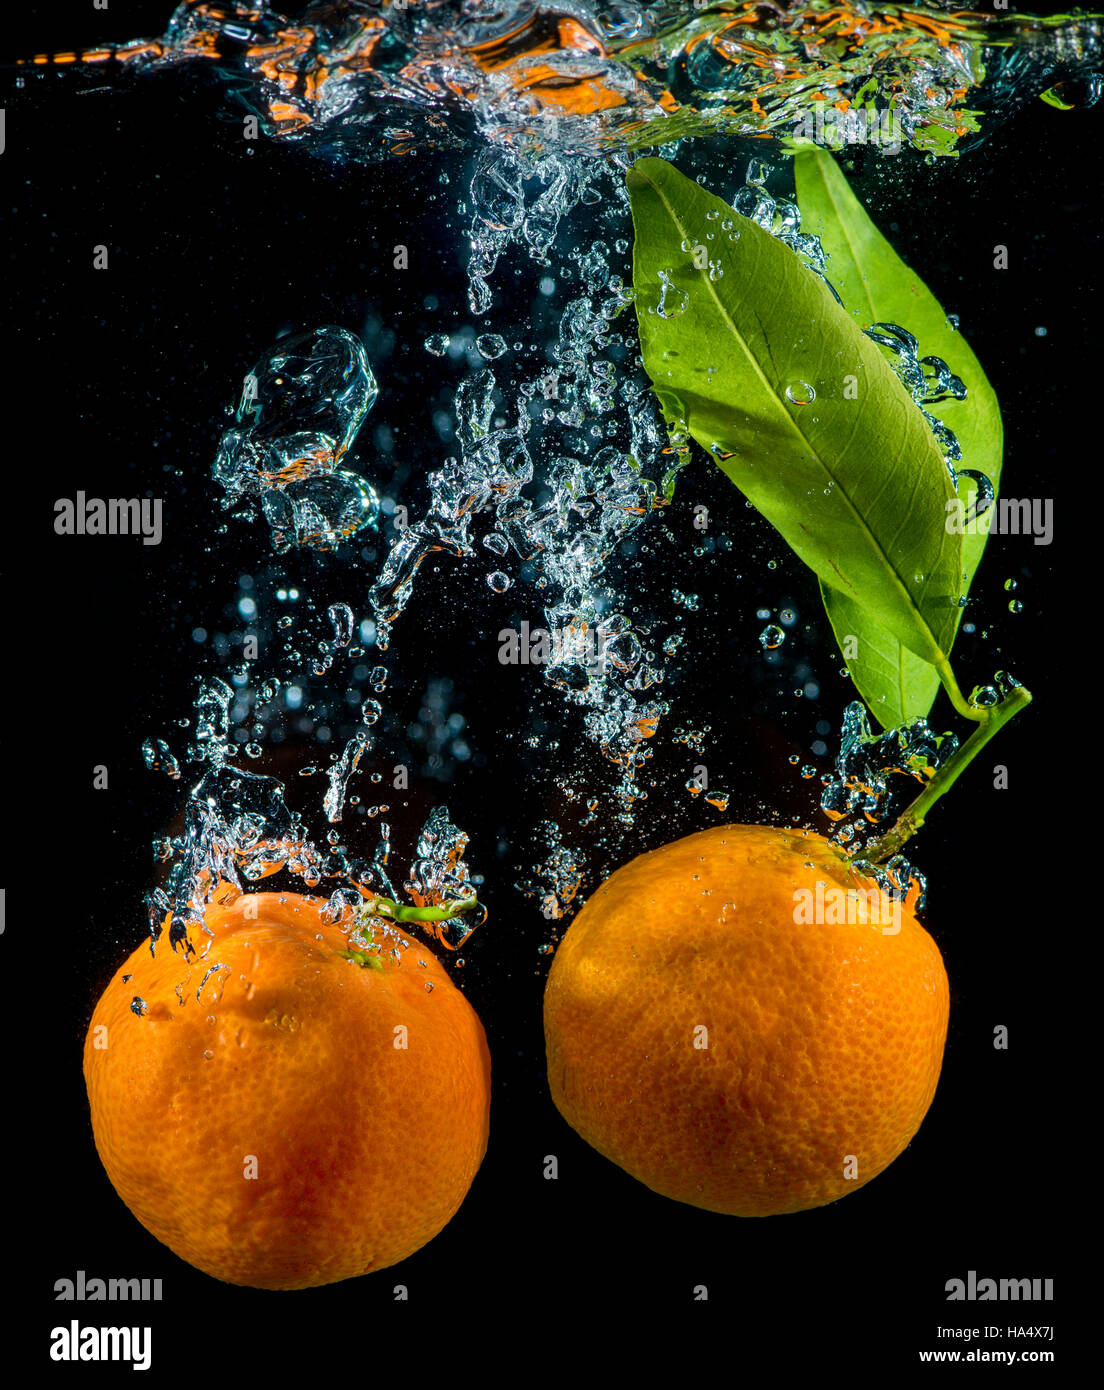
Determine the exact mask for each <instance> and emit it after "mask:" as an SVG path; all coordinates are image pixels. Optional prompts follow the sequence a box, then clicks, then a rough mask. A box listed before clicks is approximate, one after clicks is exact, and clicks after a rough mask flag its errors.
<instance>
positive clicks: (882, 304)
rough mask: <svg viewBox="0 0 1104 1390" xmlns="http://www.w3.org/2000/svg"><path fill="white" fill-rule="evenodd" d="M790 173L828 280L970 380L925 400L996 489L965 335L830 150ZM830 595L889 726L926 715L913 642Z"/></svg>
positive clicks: (979, 376)
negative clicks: (907, 646) (962, 395)
mask: <svg viewBox="0 0 1104 1390" xmlns="http://www.w3.org/2000/svg"><path fill="white" fill-rule="evenodd" d="M794 176H795V179H796V182H797V201H798V206H799V207H800V209H801V228H802V231H806V232H812V233H813V234H814V235H815V236H818V237H819V238H820V243H821V245H822V246H823V248H824V250H825V251H826V252H827V253H828V268H827V274H828V279H829V280H830V281H831V282H832V284H833V285H834V286H835V289H836V291H837V293H838V294H839V296H840V298H841V299H842V300H843V302H844V304H845V306H846V307H847V310H848V311H849V313H850V314H851V316H852V317H853V318H855V319H856V320H857V322H858V323H859V325H860V327H864V328H865V327H869V325H870V324H872V323H897V324H900V325H901V327H902V328H907V329H908V331H909V332H910V333H911V334H912V335H913V336H914V337H915V338H916V339H917V340H918V341H919V343H920V351H921V353H922V354H923V355H924V356H925V357H928V356H936V357H942V358H943V360H944V361H945V362H946V363H947V365H948V366H949V367H950V369H951V371H953V372H954V373H955V375H956V376H959V377H961V378H962V380H963V381H964V382H965V384H966V388H967V396H966V399H965V400H963V401H956V400H953V399H948V400H946V401H942V402H939V403H937V404H935V405H931V406H929V407H928V409H929V410H930V411H931V413H932V414H933V415H935V416H937V417H938V418H939V419H940V420H942V421H943V423H944V424H945V425H947V427H948V428H949V429H952V430H953V431H954V433H955V435H956V436H957V438H958V442H959V444H960V445H961V447H962V459H961V461H960V463H959V465H958V467H959V468H963V469H972V470H975V471H977V472H980V473H984V474H985V475H986V476H987V477H988V478H989V480H990V482H991V483H992V485H993V493H994V495H995V494H996V493H997V491H998V490H999V487H1000V471H1001V457H1002V452H1003V431H1002V426H1001V416H1000V406H999V405H998V403H997V397H996V393H995V392H994V390H993V388H992V386H990V384H989V382H988V381H987V380H986V378H985V373H984V372H983V371H982V369H981V364H980V363H979V362H978V360H977V358H976V357H975V356H974V354H973V352H972V351H971V349H970V345H969V343H968V342H967V341H966V340H965V338H963V336H962V334H961V333H959V332H957V331H956V330H955V329H953V328H952V327H951V325H950V324H949V323H948V321H947V315H946V313H945V311H944V310H943V309H942V308H941V306H940V304H939V302H938V300H937V299H936V298H935V296H934V295H933V294H932V292H931V290H929V289H928V288H927V286H926V285H925V284H924V283H923V281H922V280H921V279H920V277H919V276H918V275H917V274H916V273H915V272H914V271H912V270H910V269H909V267H908V266H907V265H906V264H905V263H904V261H902V260H901V258H900V256H898V255H897V253H896V251H894V249H893V247H892V246H890V244H889V242H888V241H886V239H885V237H883V236H882V234H881V232H879V231H878V229H877V227H876V226H875V225H874V223H873V222H872V221H871V220H870V218H869V216H868V215H867V213H866V210H865V209H864V208H863V206H862V204H861V203H860V202H859V200H858V199H857V198H856V197H855V195H854V193H852V191H851V189H850V187H849V185H848V183H847V180H846V178H845V177H844V175H843V173H842V172H841V170H840V168H839V166H838V165H837V164H836V162H835V160H834V159H833V158H832V156H831V155H830V154H827V153H826V152H825V151H823V150H818V149H815V148H809V147H807V148H805V149H802V150H801V151H800V152H799V153H798V154H797V155H796V156H795V158H794ZM974 487H975V484H974V482H973V481H972V480H970V479H962V480H961V483H960V487H959V496H960V497H961V498H962V500H963V501H964V502H966V501H968V500H969V494H970V493H971V492H972V490H973V489H974ZM987 539H988V532H987V531H986V530H984V529H982V528H980V527H979V528H977V533H976V534H970V533H969V532H968V533H967V534H966V535H964V536H963V537H962V570H963V573H962V584H961V589H960V592H961V593H962V594H963V595H966V594H968V592H969V589H970V585H971V583H972V582H973V578H974V574H975V572H976V570H977V567H978V564H979V563H980V561H981V555H982V551H983V550H984V548H985V542H986V540H987ZM824 604H825V607H826V608H827V610H828V618H829V621H830V622H831V624H832V628H833V630H834V631H835V633H836V635H837V637H840V636H841V634H849V635H853V636H856V637H857V638H858V655H855V656H850V657H846V660H847V667H848V670H849V671H850V672H851V677H852V679H853V680H854V682H855V685H856V686H857V687H858V690H859V693H860V694H861V695H862V696H863V698H864V699H865V700H866V702H867V704H868V705H870V707H871V709H872V711H873V713H874V714H875V716H876V717H877V718H878V719H879V720H880V721H881V722H882V724H883V725H884V726H885V727H886V728H891V727H893V726H894V725H896V724H899V723H902V722H903V721H904V720H906V719H912V718H915V717H916V716H917V715H926V714H927V713H928V711H929V710H930V709H931V705H932V701H933V700H934V699H935V696H936V692H937V690H938V679H937V677H936V676H935V675H934V674H933V673H932V672H931V671H928V670H925V669H924V667H922V666H919V665H918V664H917V663H916V662H915V661H913V660H912V658H911V654H910V653H909V652H908V651H900V650H894V646H895V643H894V639H893V637H892V636H891V634H889V633H882V634H878V633H877V632H876V631H873V630H871V629H870V626H869V624H867V625H865V626H864V625H863V624H862V623H861V621H860V619H859V617H858V615H856V613H855V611H854V608H853V605H851V604H848V603H847V601H846V599H845V598H841V597H840V596H839V595H838V594H837V593H835V592H834V591H828V592H825V594H824ZM960 617H961V610H960V611H959V613H957V614H956V615H955V618H956V623H955V629H956V631H957V622H958V619H959V618H960ZM860 627H862V630H861V631H860ZM841 647H842V642H841ZM845 656H846V653H845Z"/></svg>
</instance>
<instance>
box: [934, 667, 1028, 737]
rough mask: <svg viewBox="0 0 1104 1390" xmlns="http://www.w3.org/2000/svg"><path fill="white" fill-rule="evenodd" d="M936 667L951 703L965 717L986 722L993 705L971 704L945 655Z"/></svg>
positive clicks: (978, 721) (977, 721)
mask: <svg viewBox="0 0 1104 1390" xmlns="http://www.w3.org/2000/svg"><path fill="white" fill-rule="evenodd" d="M935 669H936V671H937V672H938V675H939V679H940V681H942V683H943V689H944V690H945V691H946V692H947V695H948V697H949V698H950V701H951V704H952V705H954V707H955V709H956V710H958V712H959V714H961V715H962V717H963V719H972V720H974V721H975V723H979V724H984V723H985V722H986V720H987V719H988V718H989V715H990V713H991V712H992V706H989V707H985V706H983V705H972V704H970V702H969V700H967V699H966V697H965V696H964V695H963V693H962V691H961V690H959V688H958V681H956V680H955V675H954V672H953V671H952V670H951V664H950V662H949V661H948V660H947V658H946V657H945V656H944V657H941V658H940V659H939V660H938V661H937V662H936V663H935ZM1021 688H1022V687H1021ZM1027 698H1028V700H1029V701H1030V699H1031V696H1030V695H1029V696H1028V697H1027Z"/></svg>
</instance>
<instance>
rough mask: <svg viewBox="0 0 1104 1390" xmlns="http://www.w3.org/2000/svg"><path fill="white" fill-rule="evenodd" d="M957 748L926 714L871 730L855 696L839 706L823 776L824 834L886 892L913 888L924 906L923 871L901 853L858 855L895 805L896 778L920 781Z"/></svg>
mask: <svg viewBox="0 0 1104 1390" xmlns="http://www.w3.org/2000/svg"><path fill="white" fill-rule="evenodd" d="M957 750H958V738H957V736H956V735H955V734H951V733H946V734H936V733H935V732H934V731H933V730H932V729H931V727H930V725H929V724H928V721H927V719H925V718H919V719H912V720H909V721H908V722H907V723H905V724H902V725H901V726H900V727H899V728H896V729H890V730H888V731H887V732H885V733H883V734H877V735H876V734H873V733H872V732H871V729H870V722H869V720H868V718H867V713H866V709H865V708H864V706H863V705H862V704H861V703H860V702H859V701H857V700H856V701H853V702H852V703H851V704H849V705H848V706H847V708H846V709H845V711H844V716H843V727H842V730H841V733H840V748H839V753H838V755H837V758H836V769H835V773H834V774H833V775H830V776H828V777H826V778H824V779H823V780H824V784H825V786H824V792H823V795H822V796H821V802H820V804H821V809H822V810H823V811H824V813H825V815H826V816H828V818H829V819H830V820H831V821H833V822H834V828H833V831H832V834H831V836H830V837H829V838H830V839H831V840H832V841H833V843H835V844H836V845H838V846H839V847H840V848H842V849H844V850H845V852H846V853H847V854H848V855H850V856H852V857H853V858H854V860H855V863H856V865H857V866H859V867H861V868H862V870H863V872H865V873H867V874H870V875H871V876H873V877H874V878H876V879H877V881H878V883H879V884H880V885H881V886H882V888H884V889H885V891H886V892H887V893H890V894H891V896H896V897H907V896H908V895H909V894H910V893H912V892H917V893H918V895H919V896H918V899H917V905H918V906H923V896H924V889H925V884H924V880H923V876H922V875H921V874H920V873H919V872H918V871H917V870H916V869H915V868H914V867H913V866H912V865H911V864H909V862H908V861H907V860H906V859H904V858H903V857H902V856H900V855H898V856H896V857H895V858H894V859H892V860H890V861H889V863H888V864H886V865H885V866H884V868H879V867H877V866H873V865H871V864H869V863H868V862H867V861H866V860H864V859H863V847H864V845H866V844H868V843H872V842H873V840H874V839H876V838H877V833H878V832H879V831H880V829H881V828H883V827H884V826H885V825H886V824H887V822H888V821H889V820H890V817H891V815H895V814H896V812H897V809H899V805H898V804H897V802H896V800H895V797H894V793H895V792H896V790H897V786H898V782H899V779H901V778H908V779H910V780H911V781H914V782H917V783H919V784H920V786H925V785H927V783H928V782H930V781H931V779H932V778H933V777H934V776H935V774H936V772H937V771H938V770H939V769H940V768H941V767H943V766H944V765H945V764H946V763H947V762H948V761H949V760H950V759H951V758H952V757H953V756H954V754H955V753H956V752H957ZM914 794H915V791H914Z"/></svg>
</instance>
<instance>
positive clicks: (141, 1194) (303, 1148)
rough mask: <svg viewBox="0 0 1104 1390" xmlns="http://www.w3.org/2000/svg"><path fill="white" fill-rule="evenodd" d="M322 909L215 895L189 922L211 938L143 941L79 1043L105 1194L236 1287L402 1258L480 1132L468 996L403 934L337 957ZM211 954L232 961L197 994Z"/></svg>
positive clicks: (481, 1107)
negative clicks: (380, 957) (387, 951)
mask: <svg viewBox="0 0 1104 1390" xmlns="http://www.w3.org/2000/svg"><path fill="white" fill-rule="evenodd" d="M251 905H252V906H251ZM322 906H323V900H322V899H312V898H307V897H303V896H300V895H298V894H294V893H286V894H276V893H257V894H249V895H246V896H244V897H241V898H239V899H238V900H237V901H236V902H235V903H234V904H233V905H232V906H230V907H229V908H225V909H219V908H212V909H211V910H210V911H209V912H208V915H207V925H208V926H209V927H210V928H211V929H212V930H213V932H214V938H213V940H211V939H209V938H207V937H206V936H204V935H203V934H202V933H200V934H197V939H196V948H197V950H199V951H204V946H203V945H202V944H201V943H203V942H205V941H210V947H209V950H206V951H205V958H204V959H203V960H200V961H196V960H195V959H194V958H193V961H192V963H191V965H188V964H186V963H185V962H184V961H183V959H182V957H181V955H180V954H178V953H177V954H174V953H173V952H172V951H171V950H170V949H169V945H168V939H167V933H166V934H163V935H162V938H161V942H160V943H159V945H158V948H157V952H156V956H151V955H150V949H149V943H148V941H146V942H144V943H143V944H142V945H141V946H139V947H138V948H137V950H135V951H134V953H133V954H132V955H131V957H130V958H129V960H127V962H126V963H125V964H124V965H123V966H122V968H121V969H120V970H119V972H118V973H117V974H116V975H115V978H114V979H113V980H112V981H111V983H110V984H109V985H108V987H107V989H106V991H105V992H104V994H103V997H102V998H101V999H100V1001H99V1003H98V1004H97V1006H96V1009H95V1011H94V1013H93V1016H92V1022H91V1026H90V1028H89V1033H88V1038H87V1040H86V1042H85V1050H84V1073H85V1081H86V1084H87V1087H88V1097H89V1102H90V1105H91V1110H92V1127H93V1132H94V1134H95V1140H96V1147H97V1149H98V1151H99V1154H100V1158H101V1159H102V1160H103V1164H104V1167H105V1168H106V1170H107V1174H108V1177H109V1178H110V1179H111V1182H112V1183H113V1185H114V1187H115V1189H116V1191H117V1192H118V1194H119V1196H120V1197H121V1198H122V1199H123V1201H124V1202H125V1203H126V1205H127V1206H128V1207H129V1208H130V1210H131V1211H132V1212H133V1213H134V1215H135V1216H136V1217H137V1218H138V1220H139V1221H140V1222H141V1223H142V1224H143V1225H144V1226H145V1227H146V1228H147V1229H148V1230H149V1231H150V1232H152V1234H153V1235H155V1236H156V1237H157V1239H158V1240H160V1241H163V1242H164V1243H165V1244H166V1245H167V1246H169V1248H170V1249H171V1250H173V1251H175V1253H176V1254H177V1255H179V1256H180V1257H181V1259H184V1260H187V1261H188V1262H189V1263H190V1264H193V1265H196V1266H197V1267H198V1268H199V1269H201V1270H204V1271H205V1272H206V1273H207V1274H210V1275H213V1276H214V1277H215V1278H216V1279H222V1280H225V1281H227V1282H229V1283H232V1284H246V1285H249V1286H252V1287H254V1288H262V1289H301V1288H308V1287H312V1286H314V1285H318V1284H328V1283H333V1282H334V1281H336V1280H339V1279H349V1278H352V1277H353V1276H355V1275H360V1274H365V1273H367V1272H369V1271H371V1270H378V1269H384V1268H386V1267H387V1266H388V1265H393V1264H396V1263H398V1261H400V1260H403V1259H405V1258H406V1257H407V1256H408V1255H411V1254H413V1252H414V1251H415V1250H417V1249H419V1248H420V1247H421V1246H423V1245H425V1243H426V1242H427V1241H429V1240H431V1239H432V1238H433V1237H434V1236H435V1235H436V1234H437V1233H438V1232H439V1231H440V1230H441V1229H442V1227H443V1226H444V1225H445V1224H446V1223H447V1222H448V1221H449V1219H450V1218H451V1217H452V1216H453V1215H454V1213H455V1212H456V1210H457V1208H458V1207H459V1206H460V1203H461V1202H462V1201H463V1199H464V1196H465V1194H466V1193H467V1191H468V1188H469V1186H470V1185H471V1182H472V1179H473V1178H474V1176H475V1173H476V1170H477V1169H478V1167H479V1164H480V1162H481V1160H482V1158H483V1154H484V1152H485V1151H486V1147H487V1136H488V1115H489V1105H490V1057H489V1054H488V1051H487V1043H486V1038H485V1036H484V1033H483V1027H482V1024H481V1023H480V1021H479V1019H478V1017H477V1016H476V1014H475V1011H474V1010H473V1009H472V1007H471V1005H470V1004H469V1003H468V1001H467V1000H466V999H465V998H464V996H463V995H462V994H461V993H460V991H459V990H458V989H457V988H456V986H455V985H454V984H453V983H452V981H451V980H450V979H449V977H448V975H447V974H446V972H445V970H444V968H443V967H442V966H441V965H440V963H439V962H438V961H437V960H436V959H435V957H434V956H433V955H432V953H431V952H430V951H428V950H427V949H426V948H425V947H424V946H422V945H421V944H420V943H419V942H418V941H416V940H413V939H411V938H409V937H407V936H405V935H404V934H403V933H402V932H398V931H396V935H397V936H398V937H399V938H401V939H402V940H405V941H408V942H409V946H408V948H407V949H406V950H405V951H401V961H400V962H398V963H395V962H392V961H391V960H390V959H389V958H388V959H387V964H386V968H385V969H383V970H374V969H368V968H363V967H361V966H359V965H357V964H356V963H354V962H353V961H350V960H348V959H345V958H343V957H341V956H339V955H338V954H336V952H338V951H341V950H347V949H348V948H349V942H348V940H347V937H346V936H345V934H344V933H342V932H341V931H340V930H339V928H338V927H337V926H333V925H328V924H327V923H325V922H324V921H323V920H322V919H321V918H320V917H319V915H318V910H319V908H320V907H322ZM251 911H252V912H255V913H256V916H255V918H250V916H249V915H248V914H249V913H250V912H251ZM423 962H424V966H423V964H422V963H423ZM216 963H221V964H223V965H226V966H229V971H228V972H227V971H225V970H223V971H217V972H216V973H215V974H212V975H211V977H210V979H209V980H208V981H207V984H206V985H205V986H203V989H202V1000H201V1001H200V1002H197V1000H196V991H197V989H199V988H200V986H201V983H202V981H203V979H204V976H205V974H206V973H207V971H208V970H209V969H210V968H211V967H212V966H214V965H215V964H216ZM124 976H130V978H129V979H128V980H124ZM223 981H224V982H225V983H223ZM181 982H184V987H183V991H182V993H183V998H184V1003H183V1005H181V1004H179V1003H178V1001H177V996H176V986H177V985H178V984H179V983H181ZM427 983H429V984H432V985H433V989H432V991H430V990H427V989H426V984H427ZM136 995H137V996H140V997H141V998H142V999H143V1000H145V1002H146V1004H147V1006H148V1013H147V1014H146V1015H145V1016H143V1017H140V1016H138V1015H137V1014H135V1013H134V1012H133V1011H132V1009H131V1001H132V1000H133V999H134V997H135V996H136ZM212 1020H213V1021H212ZM101 1025H104V1026H105V1027H106V1030H107V1031H106V1035H105V1034H104V1033H102V1032H101V1033H97V1029H99V1028H100V1026H101ZM400 1027H401V1028H405V1029H406V1034H405V1039H406V1044H407V1046H406V1047H405V1048H402V1047H398V1046H396V1041H397V1040H401V1039H402V1034H401V1033H400V1034H396V1032H395V1030H396V1028H400ZM105 1036H106V1041H107V1046H106V1047H102V1046H100V1047H97V1045H96V1044H97V1040H99V1041H100V1042H101V1044H102V1041H103V1039H104V1037H105ZM208 1053H209V1054H210V1055H209V1056H208V1055H207V1054H208ZM250 1171H253V1172H255V1174H256V1176H255V1177H250V1176H247V1174H248V1173H249V1172H250Z"/></svg>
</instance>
